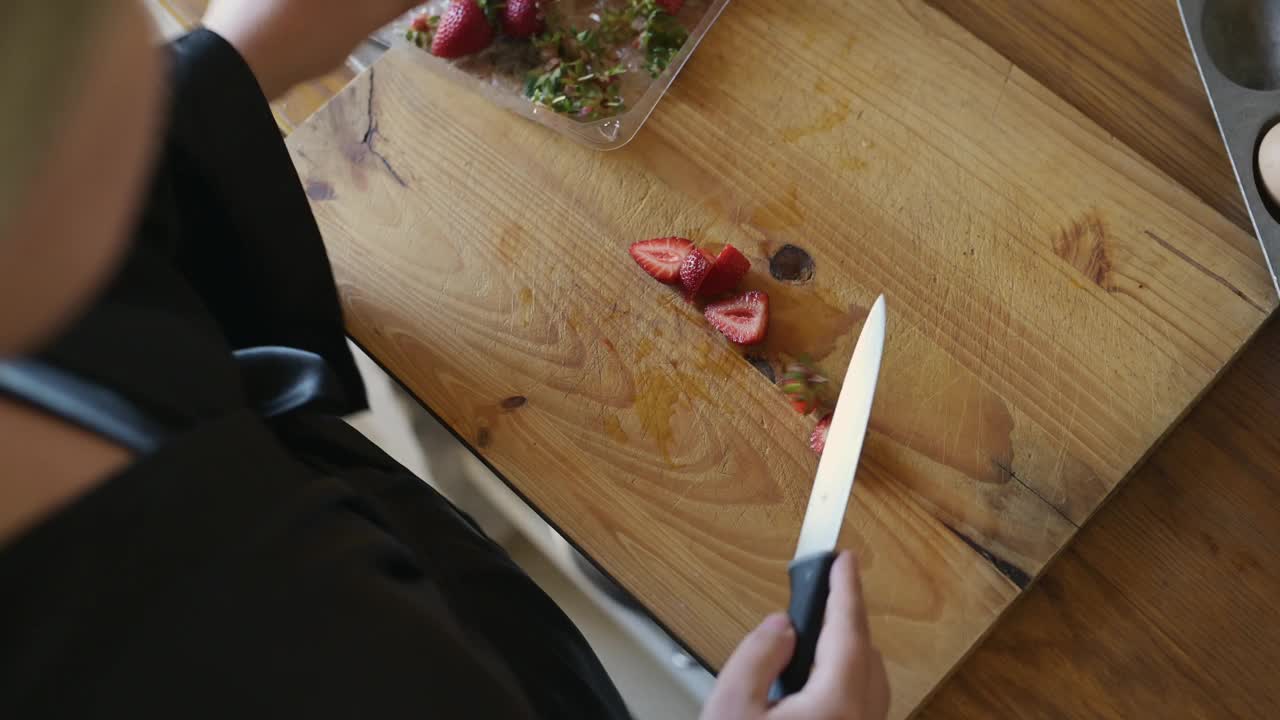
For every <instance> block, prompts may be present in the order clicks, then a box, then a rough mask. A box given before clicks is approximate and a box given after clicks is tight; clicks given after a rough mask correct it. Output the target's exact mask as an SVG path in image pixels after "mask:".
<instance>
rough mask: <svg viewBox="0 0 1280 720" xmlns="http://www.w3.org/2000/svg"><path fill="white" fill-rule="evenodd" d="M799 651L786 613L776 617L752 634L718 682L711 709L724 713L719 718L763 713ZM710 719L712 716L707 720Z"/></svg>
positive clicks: (745, 640)
mask: <svg viewBox="0 0 1280 720" xmlns="http://www.w3.org/2000/svg"><path fill="white" fill-rule="evenodd" d="M795 648H796V632H795V629H794V628H792V627H791V620H790V619H789V618H788V617H787V616H786V615H785V614H784V613H774V614H773V615H770V616H769V617H767V618H765V619H764V622H762V623H760V626H759V627H757V628H756V629H755V630H752V631H751V633H750V634H749V635H747V637H746V638H744V639H743V640H742V643H741V644H739V645H738V649H737V650H734V651H733V655H732V656H730V657H729V661H728V662H727V663H725V665H724V669H723V670H721V671H720V676H719V677H718V678H717V679H716V687H715V691H714V692H713V693H712V696H711V700H710V701H709V702H708V706H711V705H716V706H717V709H718V710H719V711H720V712H721V713H723V714H720V715H716V716H715V717H726V718H730V717H744V716H746V715H745V713H746V711H749V710H763V709H765V708H766V707H767V706H768V703H769V686H770V685H771V684H772V683H773V681H774V679H775V678H777V677H778V674H779V673H781V672H782V669H783V668H784V667H786V665H787V661H788V660H790V659H791V654H792V653H793V652H795ZM704 717H709V716H704Z"/></svg>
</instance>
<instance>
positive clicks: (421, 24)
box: [409, 13, 431, 32]
mask: <svg viewBox="0 0 1280 720" xmlns="http://www.w3.org/2000/svg"><path fill="white" fill-rule="evenodd" d="M409 27H410V28H412V29H413V31H414V32H427V31H429V30H430V29H431V19H430V18H428V17H427V14H426V13H423V14H421V15H419V16H418V17H416V18H414V19H413V23H411V24H410V25H409Z"/></svg>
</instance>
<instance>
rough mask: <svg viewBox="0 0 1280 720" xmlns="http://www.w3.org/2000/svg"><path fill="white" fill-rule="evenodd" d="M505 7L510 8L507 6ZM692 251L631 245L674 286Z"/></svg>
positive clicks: (679, 242) (673, 241)
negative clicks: (682, 266) (681, 267)
mask: <svg viewBox="0 0 1280 720" xmlns="http://www.w3.org/2000/svg"><path fill="white" fill-rule="evenodd" d="M507 7H511V6H510V5H508V6H507ZM691 250H693V243H691V242H689V241H688V240H685V239H684V238H680V237H665V238H654V239H652V240H641V241H640V242H638V243H632V245H631V249H630V250H629V251H628V252H630V253H631V257H632V259H634V260H635V261H636V264H637V265H639V266H640V267H641V268H643V269H644V271H645V272H647V273H649V275H651V276H652V277H653V279H654V280H657V281H658V282H664V283H667V284H668V285H674V284H676V283H678V282H680V266H681V265H682V264H683V263H684V259H685V258H686V257H688V255H689V251H691Z"/></svg>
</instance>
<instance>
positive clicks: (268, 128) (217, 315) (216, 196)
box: [149, 30, 364, 412]
mask: <svg viewBox="0 0 1280 720" xmlns="http://www.w3.org/2000/svg"><path fill="white" fill-rule="evenodd" d="M172 51H173V53H172V54H173V58H174V60H173V61H174V68H173V97H172V106H171V107H172V110H171V125H170V129H169V133H168V137H167V142H166V147H165V151H164V156H163V158H162V160H161V166H160V168H159V171H158V173H157V182H156V186H155V188H154V190H153V197H152V205H155V206H158V207H160V208H166V209H171V210H172V212H168V213H162V218H159V220H161V221H162V224H166V225H167V227H165V228H164V230H166V231H167V232H162V233H159V234H162V235H164V236H166V237H169V238H174V239H175V240H174V241H173V242H174V247H172V248H171V250H172V251H173V255H172V257H173V258H174V261H175V262H176V264H177V266H178V269H179V271H180V272H181V273H182V274H183V275H184V276H185V277H186V279H187V281H188V282H189V283H190V284H191V286H192V287H194V289H195V291H196V293H197V294H198V295H199V297H200V298H201V300H202V301H203V304H204V305H205V307H206V308H207V310H208V311H209V313H210V314H211V315H212V316H213V318H214V320H215V321H216V322H217V324H218V326H219V327H220V329H221V331H222V333H223V334H224V335H225V337H226V339H227V341H228V343H229V345H230V346H231V347H232V348H233V349H240V348H245V347H253V346H263V345H283V346H288V347H293V348H298V349H301V350H307V351H310V352H314V353H316V354H318V355H320V356H322V357H323V358H324V359H325V360H327V361H328V363H329V365H330V367H331V368H332V369H333V370H334V372H335V373H336V375H337V377H338V379H339V381H340V382H341V384H342V385H343V388H344V390H345V394H346V395H347V397H348V398H349V403H348V406H347V407H346V408H344V410H345V411H347V412H349V411H353V410H356V409H360V408H362V407H363V406H364V390H363V386H362V384H361V382H360V377H359V374H358V373H357V371H356V367H355V363H354V360H353V359H352V357H351V354H350V351H349V350H348V348H347V344H346V338H345V335H344V332H343V324H342V312H341V310H340V308H339V305H338V297H337V290H336V288H335V287H334V282H333V274H332V271H331V269H330V266H329V260H328V258H327V256H326V255H325V250H324V244H323V241H322V240H321V237H320V231H319V228H318V227H317V225H316V222H315V218H314V216H313V215H312V213H311V208H310V205H309V204H308V202H307V198H306V195H305V193H304V192H303V190H302V184H301V181H300V180H299V179H298V174H297V172H296V171H295V170H294V167H293V162H292V160H291V159H290V157H289V153H288V150H287V149H286V148H285V145H284V140H283V138H282V137H281V135H280V132H279V130H278V128H277V127H276V124H275V120H274V118H273V116H272V114H271V108H270V106H269V105H268V103H267V100H266V98H265V97H264V96H263V94H262V91H261V89H260V88H259V86H258V83H257V80H256V78H255V77H254V75H253V73H252V71H251V70H250V69H249V66H248V65H247V64H245V62H244V60H243V59H242V58H241V57H240V55H239V53H237V52H236V50H235V49H234V48H232V47H231V45H230V44H228V43H227V42H226V41H225V40H223V39H222V38H221V37H219V36H218V35H216V34H214V33H213V32H210V31H208V30H197V31H195V32H193V33H191V34H190V35H187V36H185V37H183V38H180V39H179V40H177V41H176V42H174V43H173V45H172ZM151 220H152V221H153V222H152V226H151V227H150V228H149V229H150V230H152V231H155V230H157V228H156V227H155V222H154V221H155V220H157V218H151ZM153 234H154V232H153Z"/></svg>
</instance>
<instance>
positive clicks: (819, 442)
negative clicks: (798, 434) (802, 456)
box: [809, 414, 831, 455]
mask: <svg viewBox="0 0 1280 720" xmlns="http://www.w3.org/2000/svg"><path fill="white" fill-rule="evenodd" d="M829 430H831V415H830V414H827V415H826V416H824V417H823V418H822V419H821V420H819V421H818V424H817V426H816V427H814V428H813V434H812V435H810V436H809V448H810V449H811V450H813V451H814V452H815V453H817V454H819V455H821V454H822V451H823V450H825V449H826V448H827V432H828V431H829Z"/></svg>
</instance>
